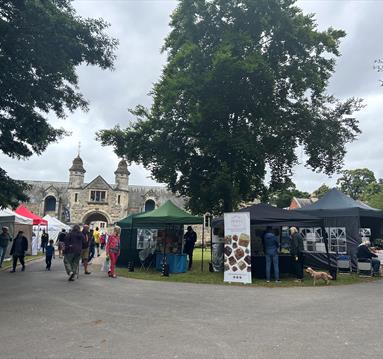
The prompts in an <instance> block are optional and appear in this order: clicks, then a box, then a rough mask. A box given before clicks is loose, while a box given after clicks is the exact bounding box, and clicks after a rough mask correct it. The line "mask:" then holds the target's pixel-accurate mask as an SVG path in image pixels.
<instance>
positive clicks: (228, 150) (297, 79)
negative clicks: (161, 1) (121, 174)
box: [98, 0, 361, 213]
mask: <svg viewBox="0 0 383 359" xmlns="http://www.w3.org/2000/svg"><path fill="white" fill-rule="evenodd" d="M170 25H171V27H172V30H171V32H170V34H169V35H168V36H167V38H166V40H165V45H164V47H163V51H164V52H166V54H167V56H168V57H167V64H166V66H165V67H164V69H163V72H162V75H161V78H160V79H159V81H158V82H157V83H156V84H155V85H154V87H153V90H152V96H153V105H152V106H151V108H150V109H146V108H144V107H142V106H138V107H137V108H136V109H134V110H133V111H132V114H133V115H134V117H135V119H136V121H134V122H133V123H131V124H129V126H128V127H127V128H126V129H121V128H120V127H116V128H114V129H110V130H104V131H101V132H100V133H99V134H98V136H99V138H100V139H101V140H102V143H103V144H104V145H113V146H114V148H115V151H116V153H117V154H118V155H119V156H126V157H127V158H128V159H129V160H132V161H136V162H140V163H142V164H143V165H144V166H146V167H147V168H148V169H149V170H150V171H151V173H152V176H153V178H155V179H156V180H158V181H159V182H162V183H166V184H167V185H168V187H169V188H170V189H171V190H172V191H173V192H175V193H178V194H180V195H183V196H187V197H188V198H189V203H188V205H189V208H191V209H192V210H193V211H194V212H198V213H203V212H205V211H209V212H211V211H213V212H215V213H217V212H222V211H231V210H232V209H233V208H235V207H236V206H237V204H238V203H239V202H241V201H247V200H252V199H253V198H255V197H258V196H260V195H262V193H263V192H264V190H265V185H264V179H265V175H266V173H267V169H268V168H269V169H270V173H271V181H270V186H271V189H273V188H276V189H277V188H278V185H279V184H280V183H283V182H285V181H286V179H287V178H289V177H290V176H291V174H292V167H293V166H294V165H295V164H297V163H298V158H297V156H296V152H295V150H296V148H297V147H298V146H301V147H302V148H303V150H304V152H305V153H306V154H307V158H308V159H307V162H306V165H307V166H308V167H310V168H311V169H313V170H315V171H323V172H325V173H327V174H331V173H334V172H335V171H338V170H339V169H340V168H341V167H342V164H343V158H344V155H345V152H346V149H345V144H346V143H347V142H350V141H353V140H354V139H355V138H356V136H357V135H358V133H359V132H360V130H359V128H358V121H357V120H356V119H355V118H354V117H353V113H354V112H355V111H356V110H359V109H360V107H361V101H360V100H358V99H353V98H350V99H347V100H345V101H343V102H342V101H339V100H338V99H336V98H335V97H333V96H331V95H328V94H327V92H326V88H327V85H328V81H329V79H330V77H331V75H332V73H333V72H334V66H335V58H336V57H337V56H339V55H340V54H339V49H338V48H339V44H340V40H341V38H342V37H344V36H345V32H344V31H342V30H335V29H333V28H329V29H327V30H324V31H319V30H318V28H317V25H316V22H315V20H314V17H313V15H305V14H303V12H302V11H301V10H300V9H299V8H298V7H297V6H296V5H295V1H294V0H257V1H254V0H211V1H206V0H181V1H180V2H179V5H178V7H177V9H176V10H175V12H174V13H173V14H172V17H171V23H170Z"/></svg>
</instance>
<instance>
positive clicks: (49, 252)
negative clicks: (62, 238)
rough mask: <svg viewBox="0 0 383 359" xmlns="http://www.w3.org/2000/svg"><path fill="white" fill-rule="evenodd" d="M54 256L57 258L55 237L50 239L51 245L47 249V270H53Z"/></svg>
mask: <svg viewBox="0 0 383 359" xmlns="http://www.w3.org/2000/svg"><path fill="white" fill-rule="evenodd" d="M52 257H53V258H55V247H54V246H53V239H51V240H50V241H49V245H47V248H46V250H45V263H46V264H47V266H46V270H51V265H52Z"/></svg>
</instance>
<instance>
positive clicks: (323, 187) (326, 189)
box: [313, 183, 331, 198]
mask: <svg viewBox="0 0 383 359" xmlns="http://www.w3.org/2000/svg"><path fill="white" fill-rule="evenodd" d="M330 190H331V188H330V187H329V186H327V185H326V184H324V183H323V184H322V185H321V186H320V187H319V188H317V189H316V190H315V191H314V192H313V196H314V197H316V198H322V197H323V196H324V195H325V194H326V193H327V192H330Z"/></svg>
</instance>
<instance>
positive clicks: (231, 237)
mask: <svg viewBox="0 0 383 359" xmlns="http://www.w3.org/2000/svg"><path fill="white" fill-rule="evenodd" d="M224 222H225V249H224V279H223V280H224V281H225V282H237V283H251V248H250V246H251V241H250V212H233V213H225V214H224Z"/></svg>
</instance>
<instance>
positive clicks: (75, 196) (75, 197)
mask: <svg viewBox="0 0 383 359" xmlns="http://www.w3.org/2000/svg"><path fill="white" fill-rule="evenodd" d="M74 201H75V202H77V201H78V193H75V194H74Z"/></svg>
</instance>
